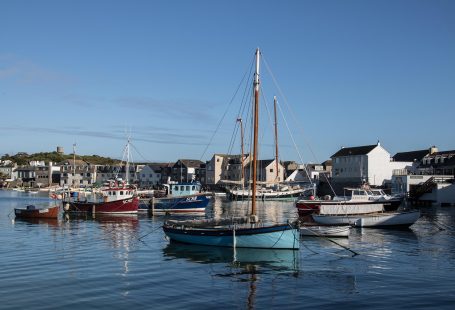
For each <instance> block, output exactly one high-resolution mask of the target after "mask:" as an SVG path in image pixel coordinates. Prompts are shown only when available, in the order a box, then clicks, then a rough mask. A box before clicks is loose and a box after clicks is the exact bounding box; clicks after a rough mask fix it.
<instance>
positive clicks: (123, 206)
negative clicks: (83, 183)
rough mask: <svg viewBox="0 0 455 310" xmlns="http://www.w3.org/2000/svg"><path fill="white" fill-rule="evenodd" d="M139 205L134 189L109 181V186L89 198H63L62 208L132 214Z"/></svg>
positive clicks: (70, 210) (85, 211) (75, 210)
mask: <svg viewBox="0 0 455 310" xmlns="http://www.w3.org/2000/svg"><path fill="white" fill-rule="evenodd" d="M138 207H139V198H138V197H137V195H136V189H135V188H134V187H132V186H126V185H125V184H124V183H123V184H117V182H111V183H110V184H109V186H108V187H107V188H105V189H102V190H101V192H100V193H96V194H94V195H92V197H90V200H88V199H84V200H71V199H64V200H63V208H64V210H65V211H66V212H70V213H91V214H97V213H98V214H134V213H137V209H138Z"/></svg>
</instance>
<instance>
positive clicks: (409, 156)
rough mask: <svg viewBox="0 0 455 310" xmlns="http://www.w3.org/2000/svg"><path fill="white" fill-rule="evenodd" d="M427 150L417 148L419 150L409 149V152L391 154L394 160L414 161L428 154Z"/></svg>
mask: <svg viewBox="0 0 455 310" xmlns="http://www.w3.org/2000/svg"><path fill="white" fill-rule="evenodd" d="M428 153H429V151H428V149H426V150H419V151H410V152H400V153H396V154H395V155H393V157H392V158H393V160H394V161H408V162H414V161H419V160H422V158H424V157H425V156H426V155H428Z"/></svg>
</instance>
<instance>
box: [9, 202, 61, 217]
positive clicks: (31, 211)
mask: <svg viewBox="0 0 455 310" xmlns="http://www.w3.org/2000/svg"><path fill="white" fill-rule="evenodd" d="M59 209H60V207H59V206H55V207H50V208H45V209H40V208H37V207H36V206H34V205H28V206H27V207H26V208H25V209H14V215H16V217H18V218H54V219H56V218H57V217H58V213H59Z"/></svg>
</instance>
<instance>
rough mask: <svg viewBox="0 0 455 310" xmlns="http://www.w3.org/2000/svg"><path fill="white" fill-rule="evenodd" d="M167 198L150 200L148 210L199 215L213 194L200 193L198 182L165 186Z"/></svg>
mask: <svg viewBox="0 0 455 310" xmlns="http://www.w3.org/2000/svg"><path fill="white" fill-rule="evenodd" d="M167 187H168V192H169V193H170V194H169V195H168V196H167V197H163V198H153V199H151V200H150V205H149V210H151V211H152V212H154V213H155V212H156V213H200V212H205V209H206V207H207V205H208V204H209V202H210V201H211V200H212V197H213V194H212V193H206V192H201V187H202V186H201V184H200V183H199V182H188V183H177V184H172V185H167Z"/></svg>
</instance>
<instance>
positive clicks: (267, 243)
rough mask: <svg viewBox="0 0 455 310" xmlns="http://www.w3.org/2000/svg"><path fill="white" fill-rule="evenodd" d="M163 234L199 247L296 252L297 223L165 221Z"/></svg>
mask: <svg viewBox="0 0 455 310" xmlns="http://www.w3.org/2000/svg"><path fill="white" fill-rule="evenodd" d="M163 230H164V233H165V234H166V235H167V236H168V237H169V238H170V239H172V240H174V241H178V242H182V243H190V244H200V245H211V246H221V247H237V248H262V249H298V248H299V230H298V224H297V223H292V224H291V223H288V224H279V225H271V226H269V225H262V224H260V223H251V222H249V221H248V218H242V219H241V220H240V219H229V220H224V221H223V220H221V221H220V220H199V221H197V220H192V221H173V220H168V221H166V222H165V223H164V225H163Z"/></svg>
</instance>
